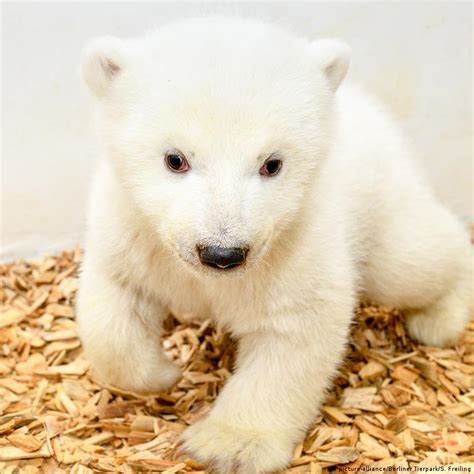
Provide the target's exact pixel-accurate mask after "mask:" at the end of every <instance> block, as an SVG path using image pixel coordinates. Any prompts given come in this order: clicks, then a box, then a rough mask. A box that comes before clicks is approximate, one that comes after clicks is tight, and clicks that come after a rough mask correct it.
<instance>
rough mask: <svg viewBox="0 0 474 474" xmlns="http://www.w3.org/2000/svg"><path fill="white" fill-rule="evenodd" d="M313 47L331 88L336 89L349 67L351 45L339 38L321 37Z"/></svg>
mask: <svg viewBox="0 0 474 474" xmlns="http://www.w3.org/2000/svg"><path fill="white" fill-rule="evenodd" d="M311 48H312V50H313V54H314V55H315V56H316V57H317V60H318V65H319V67H320V68H322V70H323V73H324V75H325V76H326V78H327V79H328V82H329V85H330V86H331V89H332V90H333V91H336V89H337V88H338V87H339V85H340V84H341V82H342V80H343V79H344V77H345V76H346V74H347V70H348V69H349V62H350V55H351V50H350V48H349V46H348V45H347V44H346V43H344V42H343V41H340V40H338V39H321V40H317V41H314V42H313V43H311Z"/></svg>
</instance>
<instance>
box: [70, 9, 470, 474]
mask: <svg viewBox="0 0 474 474" xmlns="http://www.w3.org/2000/svg"><path fill="white" fill-rule="evenodd" d="M348 58H349V50H348V48H347V47H346V46H344V45H343V44H342V43H341V42H339V41H336V40H324V41H321V42H314V43H310V42H308V41H306V40H304V39H298V38H295V37H293V36H291V35H290V34H288V33H286V32H284V31H282V30H280V29H279V28H277V27H275V26H269V25H265V24H263V23H260V22H257V21H253V20H238V19H224V18H209V19H200V20H187V21H182V22H179V23H175V24H171V25H168V26H165V27H163V28H161V29H160V30H158V31H156V32H154V33H152V34H150V35H148V36H146V37H144V38H141V39H137V40H128V41H120V40H117V39H110V38H107V39H105V40H103V39H101V40H97V42H96V43H92V44H91V45H90V46H89V47H88V48H86V50H85V53H84V56H83V63H82V74H83V77H84V80H85V82H86V83H87V84H88V86H89V88H90V90H91V91H92V93H93V94H94V95H95V96H96V100H97V112H98V117H97V124H98V130H99V134H100V136H101V138H102V140H103V144H104V155H105V160H104V161H103V163H102V165H101V168H100V171H99V173H98V175H97V179H96V182H95V186H94V191H93V194H92V204H91V208H90V216H89V233H88V237H87V242H86V254H85V260H84V264H83V272H82V277H81V288H80V293H79V301H78V320H79V325H80V333H81V337H82V341H83V343H84V346H85V349H86V351H87V354H88V356H89V358H90V359H91V361H92V363H93V364H94V367H95V369H96V370H97V371H98V373H99V375H100V376H101V377H102V378H103V379H104V380H106V381H108V382H110V383H113V384H116V385H118V386H120V387H123V388H126V389H131V390H135V391H143V392H154V391H158V390H161V389H163V388H164V387H168V386H170V385H171V384H173V383H174V382H176V380H177V379H178V377H179V370H178V369H177V367H175V366H174V364H173V363H171V362H170V361H169V360H168V359H167V358H166V357H165V356H164V355H163V353H162V351H161V348H160V342H159V336H160V327H161V320H162V317H163V315H165V314H166V313H167V312H168V311H169V310H171V311H176V312H178V313H180V312H193V313H194V314H196V315H197V316H207V317H208V316H212V317H213V318H214V319H215V321H217V322H218V323H219V324H222V325H223V326H225V327H226V328H228V329H229V330H230V331H231V332H232V333H233V334H234V336H235V337H237V338H238V339H239V343H240V347H239V351H238V357H237V363H236V368H235V373H234V375H233V376H232V378H231V379H230V381H229V383H228V384H227V385H226V387H225V388H224V390H223V391H222V393H221V394H220V396H219V398H218V400H217V401H216V403H215V406H214V407H213V409H212V411H211V412H210V414H209V415H208V416H207V417H206V418H205V419H204V420H202V421H200V422H198V423H197V424H195V425H194V426H192V427H191V428H190V429H189V430H188V431H187V432H186V433H185V435H184V445H185V448H186V449H187V450H189V451H190V452H191V453H192V454H193V455H194V456H195V457H197V458H198V459H200V460H201V461H203V462H211V461H212V463H213V465H214V467H215V469H216V470H217V471H218V472H230V471H231V470H232V469H239V470H240V472H243V473H246V474H250V473H260V472H266V471H270V470H274V469H280V468H283V467H285V466H286V465H287V464H288V462H289V461H290V460H291V458H292V452H293V448H294V446H295V444H296V443H297V442H298V441H300V440H301V439H302V437H303V436H304V433H305V430H306V429H307V428H308V427H309V426H310V424H311V423H312V421H313V420H314V417H315V416H316V414H317V412H318V408H319V405H320V403H321V400H322V398H323V396H324V392H325V390H326V388H327V387H329V386H330V383H331V378H332V377H333V376H334V375H335V374H336V371H337V368H338V365H339V364H340V362H341V360H342V358H343V356H344V351H345V346H346V344H347V341H348V333H349V327H350V324H351V319H352V314H353V309H354V307H355V305H356V302H357V299H358V298H359V297H363V298H369V299H371V300H374V301H376V302H380V303H383V304H386V305H393V306H398V307H400V308H404V309H407V311H408V312H409V313H412V315H411V319H409V321H408V328H409V331H410V334H411V335H412V336H413V337H415V338H416V339H418V340H419V341H421V342H423V343H426V344H430V345H431V344H434V345H438V344H439V345H445V344H450V343H453V342H455V340H456V338H457V337H458V335H459V334H460V332H461V331H462V330H463V328H464V326H465V324H466V323H467V321H468V318H469V314H470V313H469V311H470V309H469V307H470V295H471V284H472V277H471V263H470V262H471V249H470V245H469V242H468V237H467V232H466V231H465V229H463V228H462V226H461V225H460V223H459V222H458V221H457V220H456V219H455V218H454V217H453V215H452V214H451V213H450V212H449V211H448V210H447V209H446V208H444V207H443V206H442V205H441V204H440V203H439V202H438V201H437V200H436V199H435V198H434V197H433V195H432V194H431V192H430V190H429V188H428V186H427V185H426V183H425V182H424V181H423V179H422V178H421V177H420V173H419V172H418V171H417V170H416V169H415V165H414V163H413V161H412V159H411V156H410V154H411V152H410V150H409V147H408V146H407V145H406V143H405V142H404V140H403V138H402V137H401V136H400V133H399V130H398V127H397V126H396V125H395V124H394V123H393V122H392V121H391V119H390V118H389V117H388V116H387V114H386V113H385V112H384V111H383V109H382V108H381V107H380V106H379V105H378V104H377V103H376V102H375V101H374V100H373V99H371V98H370V97H368V96H367V95H365V94H364V93H363V92H361V91H360V90H359V89H357V88H356V87H355V86H351V85H349V84H346V85H342V86H341V87H340V88H338V86H339V84H340V82H341V81H342V79H343V77H344V75H345V73H346V71H347V67H348V62H349V59H348ZM336 90H337V92H336ZM170 147H176V148H179V149H180V150H181V151H182V152H183V153H185V154H186V155H187V157H188V159H189V162H190V165H191V170H190V171H189V172H188V173H186V174H183V175H178V174H174V173H172V172H170V171H169V170H168V169H167V168H166V166H165V164H164V161H163V155H164V153H165V152H166V150H167V149H168V148H170ZM275 151H278V152H279V153H280V155H281V156H282V157H283V167H282V170H281V173H280V174H279V175H278V176H276V177H273V178H265V177H262V176H261V175H259V168H260V166H261V165H262V163H263V161H264V160H265V159H266V157H268V156H269V155H270V154H271V153H273V152H275ZM446 159H447V160H449V159H451V157H446ZM202 242H206V243H211V244H215V245H223V246H225V245H229V246H235V245H241V244H246V245H248V246H249V247H250V253H249V256H248V261H247V264H246V265H245V266H244V267H243V268H242V269H240V270H234V271H231V272H221V273H219V272H217V271H214V270H210V269H207V268H206V267H204V266H203V265H201V264H200V263H199V260H198V257H197V254H196V250H195V246H196V244H197V243H202Z"/></svg>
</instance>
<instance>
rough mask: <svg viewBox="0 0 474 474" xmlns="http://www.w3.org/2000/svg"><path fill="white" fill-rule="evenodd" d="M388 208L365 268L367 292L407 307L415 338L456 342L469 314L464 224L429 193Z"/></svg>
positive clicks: (467, 248) (469, 258) (375, 298)
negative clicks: (428, 195)
mask: <svg viewBox="0 0 474 474" xmlns="http://www.w3.org/2000/svg"><path fill="white" fill-rule="evenodd" d="M385 211H386V212H384V214H383V219H381V223H382V224H381V226H380V228H378V229H377V232H376V233H375V234H374V235H376V237H375V239H374V241H373V242H372V248H369V249H368V253H369V259H368V263H367V265H364V269H363V272H364V276H363V287H364V290H365V292H366V295H367V297H368V298H369V299H371V300H373V301H376V302H379V303H382V304H385V305H389V306H395V307H399V308H401V309H404V310H406V314H407V317H408V318H407V328H408V332H409V334H410V336H411V337H413V338H414V339H416V340H417V341H419V342H421V343H423V344H426V345H435V346H448V345H451V344H454V343H455V342H456V341H457V339H458V337H459V336H460V334H461V333H462V331H463V329H464V328H465V327H466V325H467V323H468V321H469V318H470V316H471V303H472V249H471V246H470V243H469V239H468V236H467V232H466V230H465V229H463V227H462V225H461V224H460V223H459V222H458V221H457V220H456V219H455V218H454V217H453V215H452V214H451V213H450V212H449V211H448V210H447V209H445V208H444V207H442V206H441V205H440V204H438V203H437V202H435V201H434V200H433V199H431V198H429V197H424V198H420V199H413V200H410V201H407V202H405V203H403V202H397V203H396V205H394V206H393V207H392V208H389V209H386V210H385Z"/></svg>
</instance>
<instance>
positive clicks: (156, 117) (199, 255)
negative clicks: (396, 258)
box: [81, 17, 349, 274]
mask: <svg viewBox="0 0 474 474" xmlns="http://www.w3.org/2000/svg"><path fill="white" fill-rule="evenodd" d="M348 63H349V51H348V47H347V46H345V45H344V44H343V43H341V42H340V41H338V40H319V41H315V42H309V41H307V40H304V39H300V38H296V37H294V36H292V35H291V34H289V33H287V32H285V31H283V30H281V29H280V28H278V27H276V26H272V25H267V24H264V23H261V22H259V21H255V20H244V19H225V18H219V17H216V18H205V19H195V20H185V21H181V22H177V23H173V24H169V25H167V26H164V27H162V28H160V29H159V30H158V31H156V32H153V33H151V34H149V35H147V36H145V37H143V38H139V39H133V40H119V39H117V38H114V37H103V38H98V39H96V40H94V41H92V42H91V43H90V44H89V45H88V46H87V47H86V48H85V49H84V52H83V56H82V64H81V72H82V77H83V79H84V81H85V83H86V84H87V86H88V88H89V89H90V91H91V92H92V94H93V96H94V97H95V99H96V102H97V106H98V107H97V111H98V116H97V118H98V121H97V123H98V127H99V135H100V136H101V138H102V139H103V144H104V149H105V155H106V157H107V158H108V159H109V160H111V163H112V164H113V167H114V169H115V171H116V174H117V177H118V180H119V182H120V184H121V185H122V186H123V188H124V190H125V191H126V192H127V193H129V195H130V198H131V199H132V200H133V201H134V202H135V205H136V206H137V209H138V210H139V211H140V212H141V213H142V214H143V216H144V218H145V219H147V220H148V221H149V223H150V224H151V226H152V227H153V229H154V230H155V232H156V235H157V239H159V240H160V241H161V242H162V243H163V244H164V245H166V246H168V248H169V249H171V250H172V251H173V252H174V254H175V255H176V256H179V257H180V259H181V260H183V261H184V262H186V264H188V266H189V268H194V270H196V271H198V272H200V273H201V274H202V273H203V272H204V273H208V274H212V273H214V274H218V273H219V274H222V273H228V272H227V271H226V272H223V271H222V270H223V269H225V270H229V269H234V268H238V269H242V270H243V269H245V268H247V267H250V266H251V265H252V264H253V263H255V262H258V261H259V260H260V257H261V256H263V255H265V254H268V252H269V249H271V248H272V244H273V243H274V242H275V241H276V240H277V239H279V238H283V237H284V233H285V232H286V231H287V230H288V229H290V228H291V227H292V225H293V224H294V222H295V219H297V218H298V216H300V215H301V213H302V212H303V211H304V209H305V206H307V205H308V201H309V200H308V199H307V197H308V193H310V192H311V188H312V184H313V183H314V182H315V179H316V176H317V171H318V168H319V167H320V165H321V163H322V162H323V161H324V159H325V157H326V156H327V155H328V150H329V147H330V142H331V129H332V122H333V120H332V117H333V96H334V93H335V91H336V89H337V88H338V86H339V84H340V83H341V81H342V79H343V78H344V76H345V74H346V71H347V68H348ZM244 261H245V262H246V265H241V264H243V263H244ZM230 273H236V272H230ZM237 273H239V272H237Z"/></svg>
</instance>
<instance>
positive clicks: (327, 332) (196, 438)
mask: <svg viewBox="0 0 474 474" xmlns="http://www.w3.org/2000/svg"><path fill="white" fill-rule="evenodd" d="M331 292H332V290H329V291H328V292H327V293H326V295H327V294H330V293H331ZM323 294H324V292H323ZM313 306H314V308H313V309H311V310H308V312H307V313H306V312H299V311H298V310H295V312H291V311H289V310H288V308H285V311H284V313H285V314H281V313H280V314H275V315H274V317H272V318H271V324H272V325H273V326H274V327H273V328H272V327H267V328H265V329H263V328H262V329H259V330H255V332H249V333H245V334H244V335H241V336H240V338H239V339H240V340H239V350H238V352H237V362H236V369H235V372H234V374H233V375H232V377H231V378H230V380H229V381H228V382H227V384H226V385H225V387H224V389H223V390H222V392H221V393H220V394H219V397H218V398H217V400H216V402H215V404H214V406H213V407H212V409H211V411H210V413H209V414H208V415H207V416H206V417H205V418H203V419H202V420H200V421H198V422H197V423H195V424H194V425H193V426H191V427H190V428H188V429H187V430H186V431H185V432H184V434H183V442H184V448H185V450H186V451H188V452H189V453H191V454H192V456H193V457H195V458H196V459H198V460H200V461H201V462H204V463H209V465H210V466H209V468H211V466H212V468H213V471H212V472H219V473H222V474H226V473H237V472H238V473H243V474H250V473H252V474H258V473H263V472H274V471H277V470H280V469H283V468H285V467H286V466H287V464H288V463H290V462H291V459H292V456H293V452H294V448H295V445H296V444H297V443H298V442H300V441H301V439H302V438H303V437H304V433H305V431H306V430H307V429H308V428H309V426H310V424H311V422H312V421H313V419H314V417H315V416H316V414H317V411H318V409H319V406H320V403H321V402H322V400H323V399H324V396H325V390H326V389H327V387H328V386H329V384H330V383H331V379H332V377H333V376H334V375H335V373H336V371H337V368H338V365H339V364H340V362H341V360H342V357H343V355H344V353H345V347H346V343H347V340H348V333H349V326H350V322H351V318H352V311H353V300H352V297H351V292H350V290H349V291H347V292H342V293H340V294H336V292H334V294H333V298H332V301H329V300H328V301H324V298H321V300H319V301H315V302H314V305H313ZM282 313H283V312H282Z"/></svg>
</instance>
